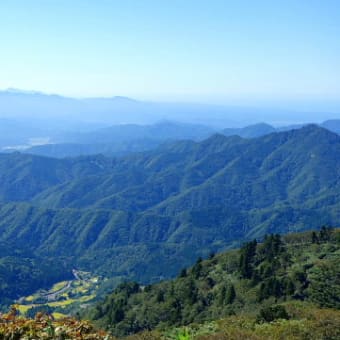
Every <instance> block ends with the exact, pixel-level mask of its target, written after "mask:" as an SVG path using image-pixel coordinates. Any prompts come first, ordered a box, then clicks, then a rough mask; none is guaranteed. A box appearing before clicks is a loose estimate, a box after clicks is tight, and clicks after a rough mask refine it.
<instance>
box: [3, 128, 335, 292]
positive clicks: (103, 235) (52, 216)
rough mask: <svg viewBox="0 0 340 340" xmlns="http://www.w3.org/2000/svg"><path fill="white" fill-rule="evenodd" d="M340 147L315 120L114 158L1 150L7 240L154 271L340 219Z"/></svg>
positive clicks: (130, 273)
mask: <svg viewBox="0 0 340 340" xmlns="http://www.w3.org/2000/svg"><path fill="white" fill-rule="evenodd" d="M339 155H340V137H339V136H338V135H336V134H333V133H331V132H329V131H327V130H324V129H322V128H319V127H317V126H307V127H304V128H302V129H300V130H293V131H288V132H282V133H273V134H270V135H267V136H264V137H260V138H256V139H250V140H246V139H242V138H240V137H235V136H234V137H225V136H222V135H215V136H213V137H211V138H209V139H206V140H204V141H202V142H192V141H182V142H176V143H170V144H167V145H165V146H163V147H161V148H159V149H157V150H154V151H150V152H144V153H139V154H134V155H131V156H128V157H124V158H119V159H115V158H107V157H104V156H91V157H78V158H70V159H59V160H56V159H52V158H44V157H40V156H32V155H21V154H19V153H16V154H9V155H0V179H1V181H2V185H1V187H0V197H1V202H2V203H1V204H0V242H2V243H7V244H12V245H14V247H17V248H18V249H25V251H26V255H25V256H26V257H27V258H38V259H39V258H46V257H48V258H49V259H52V260H53V259H57V260H58V259H62V258H65V257H67V261H68V265H70V266H71V267H72V266H73V267H76V268H79V269H84V270H89V271H93V272H96V273H100V274H101V275H104V276H107V277H112V276H115V277H119V278H130V279H135V280H138V281H140V282H143V283H150V282H156V281H159V280H160V279H163V278H166V277H173V276H174V275H176V274H177V273H178V271H179V269H180V268H179V267H180V266H188V265H190V264H192V263H193V262H194V261H195V259H196V258H197V257H199V256H207V254H209V253H210V252H211V251H221V250H224V249H227V248H232V247H236V246H238V245H239V244H240V243H242V242H243V241H244V240H250V239H252V238H254V237H262V236H263V235H264V234H266V233H280V234H282V233H287V232H294V231H300V230H305V229H312V228H317V227H318V226H320V225H323V224H329V225H338V221H339V211H340V207H339V202H340V157H339ZM1 257H2V256H1ZM18 257H19V258H21V256H20V255H18ZM55 263H57V261H56V262H55ZM3 280H5V281H6V280H7V281H6V282H8V279H6V278H3ZM29 293H30V292H29V291H26V294H29ZM1 294H2V295H6V294H7V293H6V291H1Z"/></svg>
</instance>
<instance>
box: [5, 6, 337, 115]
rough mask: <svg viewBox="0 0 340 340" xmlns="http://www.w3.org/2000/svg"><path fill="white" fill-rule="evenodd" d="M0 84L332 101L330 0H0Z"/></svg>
mask: <svg viewBox="0 0 340 340" xmlns="http://www.w3.org/2000/svg"><path fill="white" fill-rule="evenodd" d="M0 12H1V13H2V20H1V24H0V27H1V30H0V38H1V41H2V55H1V61H2V64H3V65H5V66H6V67H4V68H3V70H2V75H1V79H0V88H4V89H5V88H19V89H25V90H38V91H42V92H44V93H56V94H60V95H63V96H67V97H111V96H126V97H131V98H136V99H138V100H148V101H149V100H152V101H162V102H164V101H166V102H169V101H170V102H195V103H209V104H220V105H238V106H240V105H246V106H260V107H261V106H267V107H270V106H273V107H277V108H280V107H282V108H285V109H287V108H290V109H294V108H295V109H297V110H301V109H302V110H312V109H314V108H315V110H317V111H319V110H324V111H333V112H335V111H340V82H339V79H340V67H339V55H340V41H339V39H338V37H339V33H340V4H339V3H338V2H337V1H331V0H329V1H323V2H319V1H299V2H297V1H284V2H283V1H278V2H275V3H273V2H271V1H257V2H256V3H255V2H253V1H242V2H235V1H218V0H215V1H210V2H209V3H206V2H204V1H186V2H182V1H172V2H171V3H162V4H160V3H158V2H155V1H150V0H146V1H143V2H136V1H126V2H123V3H122V2H117V1H100V2H92V1H79V0H76V1H72V2H69V1H65V0H62V1H48V2H46V1H41V0H36V1H22V0H14V1H3V2H1V4H0Z"/></svg>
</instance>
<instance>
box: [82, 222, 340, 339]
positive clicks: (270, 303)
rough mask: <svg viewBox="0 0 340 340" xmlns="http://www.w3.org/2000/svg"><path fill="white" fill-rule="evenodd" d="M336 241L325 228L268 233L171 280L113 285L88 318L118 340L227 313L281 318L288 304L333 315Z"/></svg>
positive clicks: (339, 290) (337, 303)
mask: <svg viewBox="0 0 340 340" xmlns="http://www.w3.org/2000/svg"><path fill="white" fill-rule="evenodd" d="M339 236H340V233H339V230H331V229H328V228H322V229H321V230H320V232H318V233H315V232H313V233H312V232H308V233H304V234H290V235H287V236H286V237H284V238H283V239H282V238H280V236H279V235H270V236H267V237H266V238H265V239H264V241H263V243H261V244H257V242H256V241H252V242H249V243H246V244H244V245H243V247H242V248H241V249H240V250H237V251H232V252H227V253H224V254H220V255H215V256H214V255H211V256H210V257H209V259H208V260H206V261H202V260H201V259H198V260H197V262H196V264H195V265H194V266H193V267H191V268H190V269H183V270H182V271H181V273H180V275H179V277H178V278H177V279H175V280H172V281H164V282H161V283H158V284H154V285H149V286H145V287H142V286H139V285H138V284H137V283H124V284H121V285H120V286H119V287H117V289H116V290H115V291H114V292H113V293H112V294H111V295H109V296H108V297H107V298H106V299H105V301H104V302H102V303H99V304H98V305H97V306H96V307H95V308H93V309H92V310H91V311H90V312H89V313H88V316H90V317H91V318H92V319H93V320H95V321H96V322H97V324H99V325H100V326H105V327H106V328H108V329H110V330H111V332H112V333H113V334H114V335H118V336H122V335H126V334H131V333H136V332H140V331H143V330H152V329H167V328H169V327H173V326H180V325H187V324H191V323H193V322H199V323H201V322H204V321H209V320H214V319H220V318H222V317H226V316H228V315H249V316H252V315H253V316H257V318H258V321H259V322H262V321H263V322H265V321H273V320H275V319H282V318H283V319H288V318H290V317H292V315H289V314H288V313H287V311H286V309H285V307H284V304H285V303H287V301H293V300H299V301H305V302H310V303H313V304H314V305H316V306H319V307H328V308H334V309H340V298H339V297H340V280H339V279H340V277H339V274H340V267H339V263H340V262H339V260H340V243H339V242H340V238H339ZM282 304H283V305H282ZM310 307H311V306H310V305H308V304H307V305H305V308H306V309H308V308H310ZM223 339H224V338H223Z"/></svg>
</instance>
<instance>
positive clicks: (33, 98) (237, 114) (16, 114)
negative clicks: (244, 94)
mask: <svg viewBox="0 0 340 340" xmlns="http://www.w3.org/2000/svg"><path fill="white" fill-rule="evenodd" d="M0 117H3V118H5V117H6V118H21V119H22V118H26V119H27V118H28V119H34V120H35V121H44V123H45V125H48V126H52V127H53V126H56V125H58V126H59V128H62V124H63V123H65V126H64V128H67V127H66V123H67V124H68V125H71V126H75V124H76V123H78V124H79V123H82V124H86V123H87V124H88V123H91V124H95V123H96V124H104V125H105V126H109V125H114V124H154V123H155V122H157V121H160V120H162V119H166V120H172V121H178V122H185V123H194V124H203V125H209V126H214V127H216V128H222V127H227V126H229V127H237V126H245V125H249V124H254V123H257V122H259V121H265V122H269V123H272V124H275V125H283V124H284V125H286V124H287V123H291V124H294V123H298V122H301V121H303V122H313V121H315V122H319V121H322V120H325V119H332V118H335V119H340V112H339V113H338V114H334V113H327V112H294V111H289V110H283V109H275V108H271V109H269V108H261V107H260V108H254V107H239V106H227V105H213V104H195V103H166V102H163V103H162V102H150V101H138V100H134V99H131V98H126V97H121V96H116V97H111V98H84V99H76V98H68V97H63V96H59V95H48V94H44V93H40V92H36V91H21V90H15V89H14V90H13V89H10V90H7V91H0Z"/></svg>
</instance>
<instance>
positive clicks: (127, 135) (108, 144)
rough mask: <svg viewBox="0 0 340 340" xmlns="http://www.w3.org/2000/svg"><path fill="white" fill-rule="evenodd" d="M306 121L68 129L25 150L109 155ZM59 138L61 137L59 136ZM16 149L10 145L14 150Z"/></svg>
mask: <svg viewBox="0 0 340 340" xmlns="http://www.w3.org/2000/svg"><path fill="white" fill-rule="evenodd" d="M302 126H304V125H293V126H285V127H280V128H275V127H273V126H271V125H269V124H266V123H258V124H254V125H249V126H246V127H243V128H227V129H223V130H218V129H214V128H211V127H208V126H204V125H197V124H185V123H176V122H169V121H164V122H160V123H156V124H153V125H135V124H126V125H115V126H111V127H107V128H102V129H98V130H95V131H91V132H83V133H69V134H66V135H63V136H62V138H61V139H60V141H62V140H66V141H67V142H66V143H65V142H60V143H48V144H44V145H36V146H32V147H26V148H25V149H23V150H22V151H23V152H26V153H31V154H36V155H41V156H48V157H57V158H63V157H76V156H81V155H94V154H104V155H106V156H123V155H127V154H129V153H135V152H142V151H147V150H152V149H156V148H157V147H160V146H161V145H162V144H164V143H169V142H173V141H176V140H194V141H200V140H202V139H204V138H207V137H209V136H211V135H213V134H215V133H218V132H219V133H221V134H223V135H225V136H233V135H234V136H240V137H243V138H257V137H261V136H264V135H267V134H270V133H275V132H281V131H289V130H293V129H298V128H301V127H302ZM320 126H321V127H324V128H326V129H328V130H330V131H333V132H336V133H338V134H339V133H340V120H329V121H325V122H323V123H321V124H320ZM57 140H58V139H57ZM11 150H13V149H8V151H11Z"/></svg>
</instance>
